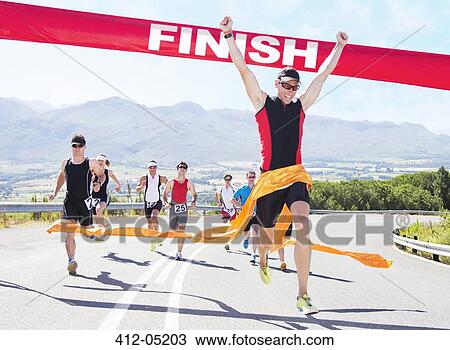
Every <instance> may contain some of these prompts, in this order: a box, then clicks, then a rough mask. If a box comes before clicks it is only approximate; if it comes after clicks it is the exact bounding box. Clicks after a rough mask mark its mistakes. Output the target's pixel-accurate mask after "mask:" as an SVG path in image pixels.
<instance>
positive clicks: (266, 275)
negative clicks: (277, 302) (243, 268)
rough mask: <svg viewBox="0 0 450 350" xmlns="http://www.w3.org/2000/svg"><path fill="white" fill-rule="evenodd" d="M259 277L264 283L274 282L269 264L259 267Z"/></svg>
mask: <svg viewBox="0 0 450 350" xmlns="http://www.w3.org/2000/svg"><path fill="white" fill-rule="evenodd" d="M259 277H261V280H262V281H263V282H264V284H270V283H272V274H271V273H270V268H269V267H268V266H266V267H260V268H259Z"/></svg>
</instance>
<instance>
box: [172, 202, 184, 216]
mask: <svg viewBox="0 0 450 350" xmlns="http://www.w3.org/2000/svg"><path fill="white" fill-rule="evenodd" d="M174 209H175V214H181V213H184V212H185V211H187V204H186V203H183V204H175V206H174Z"/></svg>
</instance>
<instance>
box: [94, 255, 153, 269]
mask: <svg viewBox="0 0 450 350" xmlns="http://www.w3.org/2000/svg"><path fill="white" fill-rule="evenodd" d="M102 258H103V259H108V260H110V261H115V262H119V263H122V264H135V265H137V266H150V261H148V260H146V261H142V262H141V261H136V260H133V259H128V258H121V257H119V256H117V253H115V252H108V255H105V256H102Z"/></svg>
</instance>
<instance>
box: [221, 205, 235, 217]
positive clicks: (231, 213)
mask: <svg viewBox="0 0 450 350" xmlns="http://www.w3.org/2000/svg"><path fill="white" fill-rule="evenodd" d="M223 210H224V211H226V212H227V213H228V215H230V216H233V215H234V214H235V213H236V209H235V208H234V207H233V208H225V207H223Z"/></svg>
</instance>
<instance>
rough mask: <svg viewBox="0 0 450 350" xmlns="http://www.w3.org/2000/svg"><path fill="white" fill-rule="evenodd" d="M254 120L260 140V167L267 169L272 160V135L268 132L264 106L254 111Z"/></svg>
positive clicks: (268, 127) (268, 125)
mask: <svg viewBox="0 0 450 350" xmlns="http://www.w3.org/2000/svg"><path fill="white" fill-rule="evenodd" d="M256 121H257V124H258V130H259V137H260V140H261V156H262V160H263V162H262V168H263V169H264V170H268V169H270V162H271V161H272V135H271V133H270V124H269V117H268V116H267V111H266V106H264V107H263V108H262V109H261V110H260V111H259V112H258V113H256Z"/></svg>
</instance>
